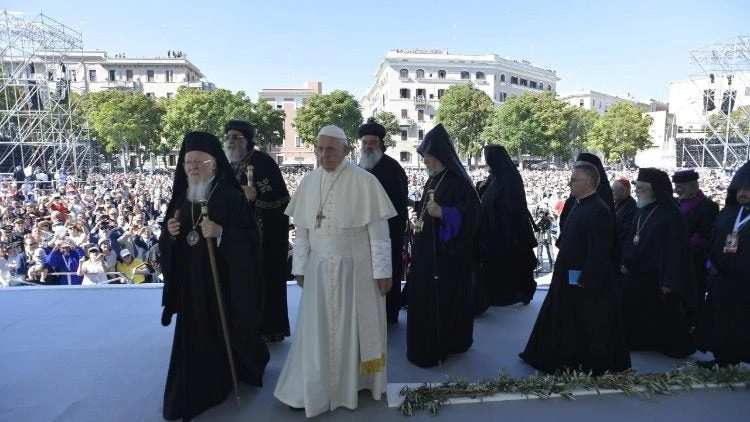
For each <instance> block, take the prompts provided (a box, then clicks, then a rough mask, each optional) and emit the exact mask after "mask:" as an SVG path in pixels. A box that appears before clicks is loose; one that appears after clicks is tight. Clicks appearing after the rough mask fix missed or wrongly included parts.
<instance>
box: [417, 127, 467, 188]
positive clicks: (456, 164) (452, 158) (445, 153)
mask: <svg viewBox="0 0 750 422" xmlns="http://www.w3.org/2000/svg"><path fill="white" fill-rule="evenodd" d="M417 153H419V155H421V156H423V157H424V155H425V154H430V155H432V156H433V157H435V158H437V159H438V160H439V161H440V162H441V163H442V164H443V165H444V166H445V167H446V168H447V169H448V170H450V171H451V172H453V173H455V174H456V175H458V176H462V177H463V178H465V179H466V180H467V181H468V182H469V183H472V182H471V178H470V177H469V175H468V174H467V173H466V169H465V168H464V166H463V164H461V160H460V159H459V158H458V154H456V148H455V147H454V146H453V141H452V140H451V137H450V135H448V131H447V130H445V126H443V124H442V123H438V125H437V126H435V127H434V128H432V129H431V130H430V131H429V132H427V133H426V134H425V135H424V140H423V141H422V143H421V144H419V147H418V148H417ZM472 185H473V183H472Z"/></svg>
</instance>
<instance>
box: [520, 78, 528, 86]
mask: <svg viewBox="0 0 750 422" xmlns="http://www.w3.org/2000/svg"><path fill="white" fill-rule="evenodd" d="M519 85H521V86H529V83H528V82H527V81H526V79H524V78H521V80H520V82H519Z"/></svg>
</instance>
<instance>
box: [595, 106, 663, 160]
mask: <svg viewBox="0 0 750 422" xmlns="http://www.w3.org/2000/svg"><path fill="white" fill-rule="evenodd" d="M653 121H654V119H653V118H652V117H651V116H649V115H647V114H643V113H642V112H641V110H639V109H638V108H636V107H634V106H633V105H632V104H629V103H619V104H614V105H612V106H611V107H610V108H609V110H608V111H607V113H606V114H604V116H602V117H601V118H599V120H597V121H596V123H594V127H593V128H592V129H591V131H590V132H589V134H588V142H587V147H588V148H589V149H590V150H597V151H601V152H602V153H603V154H604V160H605V161H610V160H618V161H620V162H625V161H627V160H630V159H632V158H634V157H635V154H636V153H637V152H638V151H641V150H644V149H646V148H648V147H649V146H650V145H651V136H650V135H649V134H648V128H649V126H651V123H653Z"/></svg>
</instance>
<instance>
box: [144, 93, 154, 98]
mask: <svg viewBox="0 0 750 422" xmlns="http://www.w3.org/2000/svg"><path fill="white" fill-rule="evenodd" d="M146 96H147V97H148V98H154V97H156V94H154V93H153V92H147V93H146Z"/></svg>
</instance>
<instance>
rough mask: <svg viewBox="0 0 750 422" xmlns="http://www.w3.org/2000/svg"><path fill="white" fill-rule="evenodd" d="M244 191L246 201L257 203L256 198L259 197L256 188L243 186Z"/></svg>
mask: <svg viewBox="0 0 750 422" xmlns="http://www.w3.org/2000/svg"><path fill="white" fill-rule="evenodd" d="M242 190H243V191H244V192H245V199H247V200H248V201H251V202H252V201H255V198H257V197H258V191H257V190H256V189H255V187H254V186H243V187H242Z"/></svg>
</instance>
